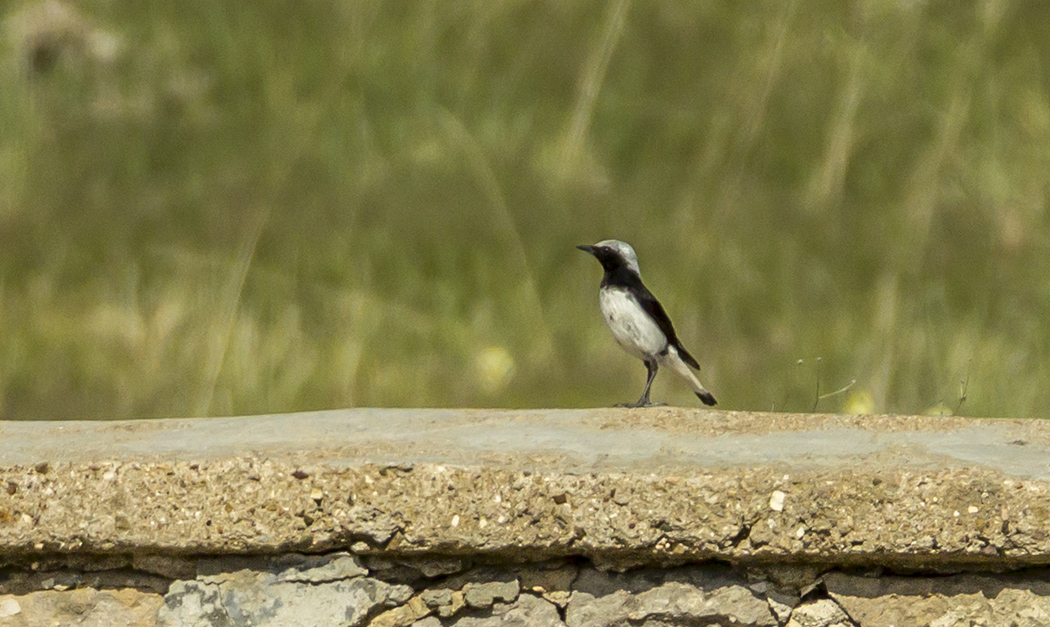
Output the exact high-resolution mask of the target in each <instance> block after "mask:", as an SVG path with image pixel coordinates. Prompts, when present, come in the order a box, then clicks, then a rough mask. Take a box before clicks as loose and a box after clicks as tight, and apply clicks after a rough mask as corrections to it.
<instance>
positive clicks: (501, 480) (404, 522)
mask: <svg viewBox="0 0 1050 627" xmlns="http://www.w3.org/2000/svg"><path fill="white" fill-rule="evenodd" d="M1048 478H1050V426H1046V425H1044V423H1042V422H1039V421H1021V420H966V419H960V418H931V417H884V416H873V417H864V416H834V415H792V414H764V413H738V412H717V411H703V410H683V409H675V408H657V409H645V410H571V411H557V410H547V411H483V410H469V411H458V410H347V411H329V412H316V413H306V414H289V415H282V416H257V417H245V418H226V419H207V420H156V421H133V422H37V423H11V422H6V423H0V551H2V553H0V562H17V563H24V562H25V561H26V560H40V559H47V558H56V557H60V556H74V557H75V556H76V555H82V554H85V553H91V554H92V555H95V556H98V555H111V556H115V557H118V558H119V557H127V556H135V557H136V558H137V559H139V560H140V561H141V560H143V559H148V558H149V556H151V555H160V556H170V555H179V554H186V553H193V554H224V553H230V552H240V553H275V552H282V551H290V550H296V551H311V552H321V551H331V550H337V549H339V548H349V547H356V550H359V551H367V550H371V551H387V552H393V553H396V554H423V553H427V554H435V553H439V554H446V555H449V556H455V555H463V554H477V553H484V554H493V555H503V556H518V557H522V558H534V557H544V556H560V555H579V556H584V557H587V558H590V559H595V560H598V561H603V560H605V561H612V562H616V563H619V564H622V565H630V564H651V563H677V562H685V561H697V560H712V559H717V560H725V561H729V562H734V563H743V562H747V563H760V562H763V561H783V560H785V559H790V560H791V561H794V562H805V561H817V562H820V563H822V564H831V565H846V566H864V565H882V566H891V567H894V568H909V567H910V568H921V569H931V568H932V569H936V568H944V569H949V570H950V569H952V568H957V567H959V566H960V565H972V564H980V563H995V564H1008V565H1010V566H1011V567H1016V566H1022V565H1039V564H1046V563H1050V515H1048V514H1050V492H1048V489H1050V483H1048ZM129 559H130V558H129ZM146 569H147V570H149V569H148V567H147V568H146Z"/></svg>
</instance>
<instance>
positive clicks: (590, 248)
mask: <svg viewBox="0 0 1050 627" xmlns="http://www.w3.org/2000/svg"><path fill="white" fill-rule="evenodd" d="M576 248H579V249H580V250H582V251H583V252H585V253H591V254H592V255H593V254H594V246H588V245H587V244H580V245H579V246H577V247H576Z"/></svg>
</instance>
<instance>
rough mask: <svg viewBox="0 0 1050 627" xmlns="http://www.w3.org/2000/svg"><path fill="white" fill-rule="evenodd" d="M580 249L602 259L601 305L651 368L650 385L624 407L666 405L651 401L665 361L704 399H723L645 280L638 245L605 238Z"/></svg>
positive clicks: (627, 345)
mask: <svg viewBox="0 0 1050 627" xmlns="http://www.w3.org/2000/svg"><path fill="white" fill-rule="evenodd" d="M576 248H578V249H580V250H582V251H584V252H586V253H590V254H592V255H594V257H595V258H596V259H597V260H598V261H599V262H600V263H601V264H602V268H603V269H604V270H605V276H603V277H602V283H601V287H600V288H599V290H598V306H599V308H600V309H601V312H602V316H603V317H604V318H605V324H607V325H608V326H609V330H610V331H612V334H613V338H615V339H616V343H617V344H619V345H620V347H621V348H623V349H624V350H625V351H627V353H628V354H630V355H633V356H635V357H637V358H638V359H641V360H642V361H643V362H644V363H645V368H646V371H647V372H648V379H647V380H646V382H645V390H644V391H643V392H642V396H641V398H639V399H638V402H636V403H624V404H622V405H618V407H654V406H657V405H663V403H653V402H651V401H650V400H649V390H650V388H652V386H653V379H655V378H656V371H657V370H658V369H659V367H660V366H666V367H667V368H670V369H671V370H673V371H674V372H675V373H677V374H678V375H679V376H681V377H682V378H683V379H685V380H686V381H687V382H688V383H689V385H690V387H692V389H693V392H695V393H696V396H697V398H699V399H700V401H701V402H702V403H703V404H705V405H715V404H716V403H717V401H716V400H715V397H714V395H712V394H711V393H710V392H708V391H707V389H706V388H704V386H703V384H702V383H700V380H699V379H698V378H697V377H696V375H695V374H693V372H692V371H691V370H690V369H689V366H692V367H693V368H695V369H697V370H699V369H700V364H699V363H697V361H696V359H695V358H694V357H693V356H692V355H690V354H689V351H687V350H686V349H685V347H684V346H682V341H681V340H679V339H678V334H677V333H675V330H674V325H672V324H671V319H670V318H668V317H667V312H666V311H664V308H663V305H661V304H660V301H658V300H656V297H655V296H653V293H652V292H650V291H649V289H648V288H647V287H645V284H644V283H642V276H641V272H640V271H639V268H638V255H637V254H635V252H634V248H631V245H630V244H628V243H627V242H621V241H620V240H615V239H607V240H603V241H600V242H598V243H597V244H594V245H593V246H590V245H586V244H583V245H580V246H577V247H576Z"/></svg>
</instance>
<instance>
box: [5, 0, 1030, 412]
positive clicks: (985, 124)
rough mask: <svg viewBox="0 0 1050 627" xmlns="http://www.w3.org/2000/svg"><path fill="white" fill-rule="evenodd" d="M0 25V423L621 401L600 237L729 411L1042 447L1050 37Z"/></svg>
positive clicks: (990, 11)
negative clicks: (602, 311)
mask: <svg viewBox="0 0 1050 627" xmlns="http://www.w3.org/2000/svg"><path fill="white" fill-rule="evenodd" d="M0 20H3V26H4V30H3V37H4V39H3V47H2V48H0V50H2V55H3V56H2V58H0V129H2V130H0V181H2V184H0V418H4V419H61V418H125V417H152V416H204V415H222V414H248V413H262V412H282V411H293V410H306V409H317V408H326V407H345V406H370V405H371V406H495V407H575V406H588V405H608V404H612V403H615V402H622V401H628V400H632V399H634V398H636V397H637V394H638V393H639V392H640V390H641V387H642V384H643V382H644V367H643V366H642V365H641V364H639V363H638V362H637V361H636V360H634V359H632V358H630V357H628V356H627V355H625V354H623V353H621V352H620V349H619V348H618V347H616V345H615V344H614V343H613V341H612V338H611V336H610V335H609V333H608V331H607V330H606V329H605V327H604V325H603V324H602V321H601V318H600V316H599V314H598V311H597V286H598V281H599V278H600V269H599V267H598V266H597V264H595V263H594V261H593V260H592V259H589V258H587V257H586V256H585V255H583V254H581V253H579V251H576V250H575V249H574V248H573V246H574V245H575V244H579V243H591V242H594V241H597V240H599V239H603V238H607V237H616V238H619V239H624V240H627V241H629V242H631V243H632V244H633V245H634V246H635V248H636V249H637V250H638V253H639V256H640V259H641V265H642V268H643V273H644V276H645V279H646V282H647V284H648V285H649V287H650V288H651V289H652V290H653V291H654V292H655V293H656V294H657V296H658V297H660V298H661V300H662V301H663V302H664V304H665V306H666V308H667V309H668V311H669V313H670V315H671V317H672V319H673V320H675V323H676V326H677V327H678V330H679V334H680V335H681V336H682V338H683V341H684V342H685V344H686V346H687V347H688V348H690V350H691V351H692V352H693V353H694V354H696V355H697V357H698V358H699V360H700V362H701V364H702V365H703V368H704V370H703V372H702V378H703V379H704V380H705V382H706V383H707V385H708V387H710V388H711V389H712V390H713V391H714V392H715V394H716V395H717V396H718V398H719V400H720V403H721V406H722V407H724V408H729V409H758V410H768V409H776V410H785V411H787V410H792V411H794V410H806V411H808V410H810V409H812V408H813V407H814V405H815V406H816V408H817V410H818V411H839V410H847V411H856V412H872V411H878V412H907V413H920V412H940V411H958V412H959V413H962V414H967V415H994V416H1042V415H1044V414H1045V413H1046V412H1045V411H1044V406H1045V405H1046V401H1047V400H1048V397H1050V392H1048V390H1050V264H1048V262H1047V259H1048V253H1050V250H1048V249H1050V231H1048V227H1050V218H1048V216H1047V194H1048V188H1050V4H1046V3H1042V2H1035V1H1028V2H1020V1H1016V2H1010V1H1007V0H982V1H980V2H977V1H968V2H967V1H962V2H953V3H943V2H929V1H927V2H922V1H915V2H895V1H889V0H854V1H841V0H836V1H830V2H822V3H803V2H798V1H797V0H789V1H782V0H777V1H772V0H769V1H764V2H756V3H722V2H719V3H713V2H712V3H682V2H674V1H671V0H664V1H651V2H641V1H640V2H635V3H631V2H627V1H619V2H612V3H606V4H599V3H573V2H569V3H566V2H516V1H511V0H485V1H473V2H468V1H460V2H453V3H437V2H414V3H405V2H362V1H356V0H341V1H335V0H317V1H315V2H308V3H287V2H281V1H278V0H260V1H258V2H254V3H236V2H228V1H224V0H218V1H216V0H207V1H205V0H186V1H184V2H178V3H169V2H159V1H157V0H140V1H138V2H128V1H126V0H83V1H81V2H77V3H75V4H60V3H58V2H57V1H54V0H52V1H51V2H29V1H22V2H12V3H8V4H5V5H4V9H3V13H2V14H0ZM818 358H819V360H820V361H819V366H818ZM800 362H801V363H800ZM964 380H965V381H966V385H965V390H966V399H965V401H963V402H960V395H961V392H960V389H961V387H962V386H961V383H960V382H961V381H964ZM851 382H853V384H852V386H851V387H849V389H848V390H846V391H844V392H842V393H840V394H835V395H832V396H829V397H826V398H822V399H819V400H818V399H817V396H818V395H823V394H827V393H829V392H833V391H836V390H839V389H841V388H843V387H846V386H848V385H849V384H850V383H851ZM818 385H819V391H818ZM654 397H655V398H658V399H666V400H668V401H670V402H673V403H679V404H684V405H695V404H696V401H695V399H694V398H692V397H691V395H690V394H689V392H688V389H687V388H686V387H685V386H684V385H681V384H680V383H679V382H677V381H675V380H673V377H671V376H670V375H668V374H665V375H664V376H662V377H660V378H659V379H658V380H657V383H656V386H655V390H654Z"/></svg>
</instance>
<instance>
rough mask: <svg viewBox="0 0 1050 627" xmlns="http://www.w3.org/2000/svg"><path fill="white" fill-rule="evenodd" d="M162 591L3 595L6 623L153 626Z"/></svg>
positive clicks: (19, 626)
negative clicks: (159, 592)
mask: <svg viewBox="0 0 1050 627" xmlns="http://www.w3.org/2000/svg"><path fill="white" fill-rule="evenodd" d="M161 603H162V600H161V596H160V595H159V594H154V593H149V592H139V591H138V590H133V589H124V590H95V589H94V588H80V589H78V590H67V591H64V592H59V591H57V590H46V591H41V592H33V593H30V594H26V595H23V596H10V595H8V596H0V625H3V627H52V626H53V625H62V626H63V627H153V626H154V625H156V620H157V610H158V609H159V608H160V606H161Z"/></svg>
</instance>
